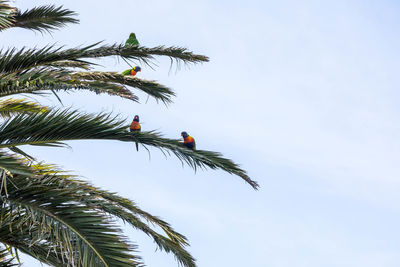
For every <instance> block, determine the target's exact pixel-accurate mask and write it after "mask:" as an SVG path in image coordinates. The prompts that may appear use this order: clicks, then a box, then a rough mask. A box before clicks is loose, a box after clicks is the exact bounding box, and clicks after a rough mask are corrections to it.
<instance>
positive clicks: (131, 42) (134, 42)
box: [125, 32, 139, 46]
mask: <svg viewBox="0 0 400 267" xmlns="http://www.w3.org/2000/svg"><path fill="white" fill-rule="evenodd" d="M128 45H130V46H139V41H138V40H137V39H136V34H134V33H133V32H132V33H131V34H130V35H129V38H128V40H126V42H125V46H128Z"/></svg>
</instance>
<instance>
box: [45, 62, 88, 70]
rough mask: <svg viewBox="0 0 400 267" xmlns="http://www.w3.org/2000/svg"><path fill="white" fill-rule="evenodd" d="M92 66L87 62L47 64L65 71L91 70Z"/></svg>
mask: <svg viewBox="0 0 400 267" xmlns="http://www.w3.org/2000/svg"><path fill="white" fill-rule="evenodd" d="M90 65H92V64H89V63H86V62H79V61H72V60H64V61H57V62H53V63H50V64H47V65H46V66H49V67H55V68H63V69H64V68H78V69H84V70H90Z"/></svg>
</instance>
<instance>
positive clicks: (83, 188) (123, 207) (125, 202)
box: [40, 168, 195, 267]
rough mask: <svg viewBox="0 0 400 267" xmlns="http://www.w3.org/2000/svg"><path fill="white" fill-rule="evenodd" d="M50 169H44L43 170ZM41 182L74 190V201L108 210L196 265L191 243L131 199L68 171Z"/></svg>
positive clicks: (188, 265) (183, 261)
mask: <svg viewBox="0 0 400 267" xmlns="http://www.w3.org/2000/svg"><path fill="white" fill-rule="evenodd" d="M47 171H48V170H45V172H44V173H46V172H47ZM50 171H51V172H54V169H53V168H50ZM40 183H41V184H43V185H44V186H45V187H46V188H54V190H56V189H58V190H62V191H63V192H64V193H66V192H72V193H73V194H74V197H75V199H76V200H75V201H80V202H81V203H82V204H85V205H87V206H88V207H91V208H92V209H99V210H100V211H102V212H106V213H109V214H111V215H113V216H116V217H118V218H120V219H122V220H123V221H125V222H128V223H129V224H130V225H131V226H133V227H134V228H136V229H138V230H140V231H142V232H144V233H145V234H147V235H148V236H150V237H151V238H153V240H154V242H155V243H156V244H157V245H158V248H160V249H161V250H165V251H166V252H172V253H173V254H174V255H175V257H176V259H177V260H178V261H179V262H180V263H181V264H183V265H184V266H186V267H194V266H195V263H194V259H193V257H192V256H191V255H190V254H189V253H188V252H187V251H186V250H185V248H184V246H186V245H188V243H187V239H186V238H185V237H184V236H183V235H181V234H179V233H177V232H175V231H174V230H173V229H172V228H171V226H170V225H169V224H168V223H166V222H165V221H163V220H161V219H160V218H157V217H155V216H153V215H151V214H149V213H147V212H145V211H143V210H141V209H140V208H139V207H137V206H136V204H135V203H133V202H132V201H131V200H129V199H126V198H123V197H120V196H118V195H117V194H115V193H109V192H107V191H104V190H100V189H99V188H96V187H94V186H92V185H90V184H88V183H85V182H83V181H80V180H76V179H72V178H71V177H69V176H68V175H65V174H64V175H60V176H59V175H52V176H51V178H47V179H43V178H42V179H40ZM75 195H76V196H75ZM142 219H144V220H145V221H147V222H149V223H151V224H152V225H156V226H158V227H160V228H161V229H162V230H163V231H164V232H165V234H166V235H167V237H165V236H163V235H161V234H159V233H157V232H156V231H155V230H153V229H152V228H151V227H149V226H148V225H147V224H146V223H145V222H143V221H142Z"/></svg>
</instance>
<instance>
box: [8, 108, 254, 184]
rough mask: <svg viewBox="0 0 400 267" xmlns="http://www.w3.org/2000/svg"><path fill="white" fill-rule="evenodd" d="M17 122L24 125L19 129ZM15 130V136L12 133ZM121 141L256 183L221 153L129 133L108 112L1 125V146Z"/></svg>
mask: <svg viewBox="0 0 400 267" xmlns="http://www.w3.org/2000/svg"><path fill="white" fill-rule="evenodd" d="M20 125H24V127H22V128H21V126H20ZM16 131H18V135H15V134H14V133H15V132H16ZM88 139H99V140H120V141H125V142H138V143H141V144H143V145H149V146H154V147H156V148H159V149H161V150H166V151H167V152H168V151H171V152H172V153H174V154H175V155H176V156H177V157H178V158H179V159H180V160H181V161H182V162H185V163H187V164H188V165H189V166H191V167H192V168H194V169H196V168H206V167H208V168H211V169H222V170H224V171H226V172H228V173H231V174H235V175H238V176H240V177H241V178H242V179H243V180H245V181H246V182H247V183H249V184H250V185H251V186H252V187H253V188H254V189H257V188H258V184H257V182H255V181H253V180H251V179H250V178H249V176H248V175H247V173H246V171H244V170H243V169H241V168H240V167H239V165H237V164H235V163H234V162H232V161H231V160H229V159H226V158H223V157H222V155H221V154H220V153H216V152H212V151H205V150H195V151H192V150H189V149H186V148H185V147H184V146H183V144H182V143H181V142H179V141H178V140H174V139H167V138H163V137H161V136H160V135H159V134H158V133H155V132H151V131H150V132H132V133H130V132H128V131H127V124H126V122H125V121H124V120H120V119H118V118H117V117H116V116H112V115H111V114H100V115H89V114H81V113H79V112H78V111H70V110H54V111H50V112H43V113H39V114H23V115H18V116H16V117H14V118H12V119H8V120H7V121H5V122H4V123H3V125H1V126H0V148H3V147H9V146H19V145H26V144H27V145H29V144H30V145H42V144H47V145H51V144H53V143H54V144H58V143H59V142H64V141H68V140H88Z"/></svg>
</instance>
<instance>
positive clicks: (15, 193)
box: [2, 175, 139, 267]
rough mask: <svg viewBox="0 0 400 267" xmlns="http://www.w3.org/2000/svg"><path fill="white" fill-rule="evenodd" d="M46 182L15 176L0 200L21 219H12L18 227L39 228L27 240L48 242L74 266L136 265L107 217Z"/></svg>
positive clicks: (135, 261) (68, 191)
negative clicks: (68, 257) (73, 262)
mask: <svg viewBox="0 0 400 267" xmlns="http://www.w3.org/2000/svg"><path fill="white" fill-rule="evenodd" d="M49 179H51V177H43V178H41V179H40V180H38V179H34V178H26V177H23V176H22V177H21V176H18V175H15V176H14V177H13V178H12V181H13V183H12V184H11V183H10V184H9V186H8V195H7V197H4V196H2V202H3V203H5V204H3V205H7V206H8V207H9V208H10V209H11V211H10V213H13V212H14V213H16V214H18V216H20V217H21V219H20V220H21V221H20V222H18V220H15V219H14V223H15V224H16V226H17V227H19V228H21V229H25V228H28V229H29V228H31V227H37V228H38V230H37V231H36V232H35V234H34V235H31V236H30V239H31V240H30V242H31V243H36V242H43V241H46V242H49V243H51V244H52V245H54V246H56V247H58V248H59V249H60V250H61V252H62V253H64V254H66V255H70V259H72V260H73V259H74V258H76V257H77V258H78V260H77V263H79V262H80V264H82V265H83V266H121V267H122V266H137V265H138V263H139V262H138V261H137V260H138V257H136V256H132V252H134V250H133V247H132V246H131V245H129V244H128V243H127V242H126V241H125V239H124V238H123V237H121V232H120V230H119V229H118V228H116V226H115V225H114V224H113V223H112V222H111V221H110V220H109V219H108V218H107V217H106V216H104V215H102V214H101V213H99V212H97V211H95V210H93V209H92V207H89V206H84V205H80V204H79V203H77V201H78V200H79V199H77V198H76V197H74V196H75V195H76V192H75V191H72V190H71V189H70V190H68V189H66V188H63V189H62V188H57V187H51V186H49V184H48V183H46V182H47V181H48V180H49ZM61 189H62V190H61ZM23 217H25V219H24V218H23ZM15 221H16V222H15ZM17 222H18V223H17ZM55 226H58V227H55ZM28 238H29V237H28ZM80 251H85V252H84V254H81V253H80Z"/></svg>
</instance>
